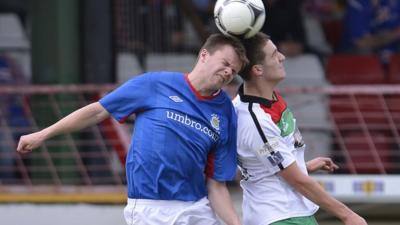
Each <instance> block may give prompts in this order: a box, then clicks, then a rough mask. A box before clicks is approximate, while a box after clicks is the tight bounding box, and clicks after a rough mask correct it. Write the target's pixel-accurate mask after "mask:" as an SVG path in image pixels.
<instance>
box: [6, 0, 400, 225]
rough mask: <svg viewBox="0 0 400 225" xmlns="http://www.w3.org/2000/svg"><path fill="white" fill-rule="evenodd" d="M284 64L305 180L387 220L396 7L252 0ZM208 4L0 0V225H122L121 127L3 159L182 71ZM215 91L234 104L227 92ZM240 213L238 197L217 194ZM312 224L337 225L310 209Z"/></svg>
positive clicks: (395, 172) (359, 1) (393, 168)
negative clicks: (149, 75)
mask: <svg viewBox="0 0 400 225" xmlns="http://www.w3.org/2000/svg"><path fill="white" fill-rule="evenodd" d="M263 2H264V5H265V8H266V22H265V24H264V27H263V28H262V30H263V31H264V32H265V33H267V34H269V35H271V38H272V40H273V41H274V42H275V44H276V45H277V47H278V48H279V50H280V51H281V52H282V53H284V54H285V55H286V61H285V68H286V71H287V78H286V80H285V81H284V82H283V83H282V84H281V85H280V86H279V90H280V92H281V93H282V94H284V95H285V97H286V99H287V101H288V103H289V106H291V108H292V111H293V112H294V114H295V116H296V117H297V121H298V124H299V128H300V130H301V131H302V134H303V136H304V138H305V140H306V144H307V146H308V150H307V153H306V158H307V159H311V158H314V157H317V156H330V157H332V158H333V159H334V160H335V162H337V163H338V165H339V166H340V169H339V170H338V171H336V172H335V173H334V174H315V175H313V176H314V177H315V179H317V180H318V181H319V182H320V183H321V185H322V186H323V187H324V188H325V190H327V191H328V192H330V193H331V194H332V195H334V196H335V197H337V198H339V199H340V200H342V201H344V202H345V203H347V204H349V205H350V206H351V207H352V209H354V210H355V211H357V212H358V213H360V214H361V215H362V216H365V217H366V218H367V220H368V221H369V224H376V225H389V224H390V225H392V224H393V225H394V224H399V221H400V215H399V213H398V212H399V211H400V189H399V188H398V187H399V186H400V176H399V175H400V85H399V83H400V1H398V0H347V1H346V0H265V1H263ZM214 4H215V1H214V0H0V218H1V224H4V225H20V224H27V223H29V224H41V225H46V224H54V223H57V224H59V225H64V224H71V223H74V224H77V225H79V224H94V223H96V224H98V225H101V224H125V222H124V221H123V211H122V210H123V207H124V204H125V201H126V194H125V183H126V181H125V172H124V163H125V154H126V151H127V149H128V147H127V146H128V145H129V141H130V138H131V137H130V132H131V131H132V124H133V123H134V117H132V118H130V119H129V121H128V123H125V124H123V125H119V124H116V121H113V120H106V121H104V122H103V123H101V124H99V125H98V126H95V127H91V128H88V129H85V130H83V131H81V132H76V133H73V134H68V135H63V136H60V137H56V138H53V139H51V140H49V141H47V142H46V143H45V145H43V146H42V147H41V148H39V149H37V150H36V151H34V152H33V153H31V154H29V155H19V154H16V152H15V148H16V144H17V141H18V139H19V137H20V136H21V135H23V134H26V133H30V132H33V131H37V130H39V129H42V128H44V127H46V126H48V125H50V124H52V123H54V122H56V121H57V120H58V119H60V118H62V117H64V116H65V115H67V114H69V113H70V112H72V111H74V110H76V109H77V108H79V107H82V106H84V105H87V104H88V103H91V102H93V101H97V100H98V99H99V98H100V97H101V96H102V95H104V94H105V93H107V92H109V91H110V90H112V89H114V88H115V87H116V86H117V85H118V84H120V83H122V82H124V81H126V80H128V79H130V78H132V77H134V76H135V75H138V74H140V73H142V72H146V71H155V70H173V71H183V72H189V71H190V70H191V69H192V68H191V67H192V65H193V64H194V62H195V60H196V57H197V51H198V49H199V47H200V46H201V44H202V43H203V41H204V40H205V38H206V37H207V36H208V35H209V34H210V33H213V32H217V29H216V27H215V25H214V21H213V13H212V12H213V7H214ZM235 81H236V82H234V83H232V84H231V85H228V86H227V87H226V90H227V91H228V92H229V93H230V94H232V95H233V94H234V92H235V91H236V88H237V85H238V84H240V80H235ZM229 186H230V189H231V191H232V194H233V196H234V200H235V204H236V206H237V209H238V210H239V211H240V203H241V191H240V187H239V186H238V183H237V182H232V183H230V184H229ZM317 217H318V218H319V221H320V224H321V225H324V224H325V225H333V224H340V223H338V221H337V220H336V219H335V218H333V217H332V216H331V215H329V214H326V213H325V212H323V211H322V210H321V212H319V213H318V214H317Z"/></svg>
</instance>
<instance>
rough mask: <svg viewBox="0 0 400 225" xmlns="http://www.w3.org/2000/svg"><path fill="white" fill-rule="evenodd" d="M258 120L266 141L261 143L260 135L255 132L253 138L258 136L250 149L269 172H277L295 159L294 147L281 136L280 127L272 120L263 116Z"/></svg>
mask: <svg viewBox="0 0 400 225" xmlns="http://www.w3.org/2000/svg"><path fill="white" fill-rule="evenodd" d="M260 122H261V128H262V131H263V132H264V135H265V138H266V139H267V141H268V143H263V141H262V138H261V136H260V135H259V134H257V135H256V136H255V137H254V138H256V139H257V138H258V141H253V142H252V143H253V146H252V149H253V151H254V153H255V155H256V157H257V158H258V159H259V160H260V161H261V162H262V163H263V164H264V165H265V167H266V169H267V170H268V171H269V172H270V173H277V172H279V171H281V170H283V169H285V168H286V167H288V166H289V165H291V164H292V163H293V162H295V161H296V158H295V156H294V155H293V153H292V151H293V150H294V147H293V145H290V144H288V141H287V140H286V138H285V137H282V136H281V131H280V129H279V128H278V127H277V126H276V125H275V123H274V122H273V121H272V120H270V119H268V118H264V120H260ZM257 133H258V132H257Z"/></svg>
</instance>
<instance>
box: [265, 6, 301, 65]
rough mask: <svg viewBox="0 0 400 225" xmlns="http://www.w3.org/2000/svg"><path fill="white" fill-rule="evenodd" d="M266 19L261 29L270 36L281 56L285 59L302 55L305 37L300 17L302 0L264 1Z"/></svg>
mask: <svg viewBox="0 0 400 225" xmlns="http://www.w3.org/2000/svg"><path fill="white" fill-rule="evenodd" d="M263 2H264V5H265V7H266V9H267V13H268V15H267V19H266V20H265V24H264V26H263V28H262V31H263V32H264V33H267V34H270V35H271V38H272V40H273V42H274V43H276V44H277V47H278V49H279V51H280V52H282V54H284V55H285V56H287V57H292V56H296V55H299V54H302V53H303V52H304V51H305V49H306V36H305V31H304V26H303V23H302V17H301V5H302V0H264V1H263Z"/></svg>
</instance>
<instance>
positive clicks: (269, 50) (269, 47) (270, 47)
mask: <svg viewBox="0 0 400 225" xmlns="http://www.w3.org/2000/svg"><path fill="white" fill-rule="evenodd" d="M277 51H278V50H277V48H276V46H275V44H274V43H273V42H272V41H271V40H268V41H267V44H266V45H265V46H264V52H265V55H266V56H267V58H271V57H273V55H274V54H276V53H277Z"/></svg>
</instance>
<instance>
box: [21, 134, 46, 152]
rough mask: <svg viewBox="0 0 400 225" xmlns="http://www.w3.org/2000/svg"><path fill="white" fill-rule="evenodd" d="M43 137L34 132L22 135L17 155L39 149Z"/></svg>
mask: <svg viewBox="0 0 400 225" xmlns="http://www.w3.org/2000/svg"><path fill="white" fill-rule="evenodd" d="M44 139H45V138H44V135H43V133H42V132H40V131H39V132H35V133H32V134H28V135H23V136H21V138H20V139H19V142H18V146H17V152H19V153H23V154H25V153H29V152H32V150H33V149H35V148H37V147H39V146H40V145H41V144H42V143H43V141H44Z"/></svg>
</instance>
